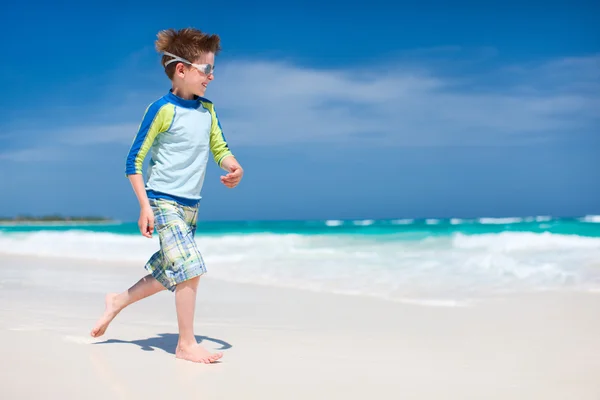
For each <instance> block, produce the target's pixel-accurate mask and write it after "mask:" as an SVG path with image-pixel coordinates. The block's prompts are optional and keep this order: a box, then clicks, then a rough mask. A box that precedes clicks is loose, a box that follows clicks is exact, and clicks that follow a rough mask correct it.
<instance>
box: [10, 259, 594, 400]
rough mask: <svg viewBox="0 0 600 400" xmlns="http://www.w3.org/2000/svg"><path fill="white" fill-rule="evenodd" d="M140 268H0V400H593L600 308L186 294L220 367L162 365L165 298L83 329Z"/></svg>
mask: <svg viewBox="0 0 600 400" xmlns="http://www.w3.org/2000/svg"><path fill="white" fill-rule="evenodd" d="M142 274H143V269H142V268H141V267H140V266H132V265H128V264H123V265H115V264H105V263H96V262H90V261H85V262H82V261H74V260H60V259H42V258H40V259H36V258H32V257H14V256H6V255H0V289H1V290H0V354H1V356H2V358H1V359H2V367H1V373H0V398H1V399H7V400H12V399H39V398H43V399H177V398H194V399H204V400H206V399H362V400H364V399H436V400H443V399H461V400H465V399H478V400H479V399H486V400H492V399H502V400H508V399H527V400H534V399H540V400H541V399H543V400H553V399H565V400H588V399H589V400H598V399H600V318H599V316H600V294H599V293H589V294H585V293H579V294H577V293H562V294H560V293H540V294H536V295H527V296H525V295H520V296H513V297H509V298H506V299H493V300H486V301H485V302H482V303H478V304H476V305H473V306H469V307H428V306H420V305H410V304H400V303H392V302H388V301H380V300H374V299H369V298H362V297H352V296H343V295H333V294H319V293H312V292H306V291H300V290H294V289H281V288H270V287H261V286H257V285H246V284H234V283H227V282H222V281H218V280H215V279H211V278H210V275H207V276H206V277H204V278H203V279H202V280H201V282H200V291H199V298H198V303H197V304H198V306H197V312H196V316H197V317H196V334H197V335H198V336H199V337H203V338H204V339H203V340H202V343H203V344H204V345H205V346H206V347H208V348H209V349H211V350H220V351H223V352H224V356H223V358H222V359H221V362H220V363H218V364H213V365H203V364H193V363H190V362H187V361H182V360H177V359H176V358H175V356H174V349H175V344H176V341H177V325H176V318H175V311H174V310H175V306H174V297H173V294H171V293H168V292H162V293H160V294H158V295H156V296H153V297H151V298H148V299H145V300H143V301H141V302H139V303H136V304H134V305H132V306H131V307H129V308H128V309H126V310H124V311H123V312H122V313H121V314H120V315H119V316H118V317H117V318H116V319H115V321H114V322H113V324H112V325H111V326H110V327H109V329H108V331H107V333H106V334H105V336H103V337H102V338H99V339H92V338H91V337H90V336H89V330H90V329H91V327H92V326H93V324H94V322H95V321H96V319H97V318H98V317H99V316H100V315H101V313H102V310H103V298H104V295H103V293H104V292H105V291H107V290H123V289H126V288H127V287H128V286H129V285H130V284H131V283H133V282H135V281H136V280H137V279H138V278H139V277H141V276H142Z"/></svg>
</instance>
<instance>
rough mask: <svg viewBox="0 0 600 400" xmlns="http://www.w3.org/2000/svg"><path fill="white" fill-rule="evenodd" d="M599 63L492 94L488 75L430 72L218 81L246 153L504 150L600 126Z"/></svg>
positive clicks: (585, 62)
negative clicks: (366, 146)
mask: <svg viewBox="0 0 600 400" xmlns="http://www.w3.org/2000/svg"><path fill="white" fill-rule="evenodd" d="M598 59H599V58H597V57H592V58H589V59H581V60H579V61H578V62H570V61H568V60H558V61H553V62H551V63H547V64H544V65H541V66H537V67H532V68H529V69H526V68H525V67H523V69H522V70H520V71H519V74H515V73H511V72H509V71H506V72H501V71H498V72H497V73H496V75H502V76H501V78H502V80H503V81H505V84H503V85H502V86H498V85H495V87H494V85H489V84H486V85H484V86H483V87H487V89H485V90H483V89H482V88H481V87H482V83H481V82H480V79H481V77H479V76H472V77H468V78H469V79H468V80H466V79H465V78H464V77H460V79H454V78H452V77H442V76H436V75H435V74H433V73H432V72H431V71H428V70H427V68H426V66H424V67H421V68H420V69H410V70H404V69H402V68H401V67H397V66H396V67H392V66H388V68H387V69H381V68H379V69H378V71H372V72H371V71H369V70H361V69H359V68H356V69H352V68H347V69H339V70H324V69H323V70H317V69H304V68H301V67H298V66H294V65H290V64H283V63H264V62H237V63H232V64H229V65H227V66H225V67H224V68H223V70H221V71H220V72H219V76H218V79H219V80H220V82H219V83H218V84H217V85H218V86H217V85H215V86H217V88H216V89H217V91H216V94H215V95H214V98H215V101H216V105H217V107H219V108H218V109H219V110H224V111H222V113H224V112H226V113H227V119H226V120H225V121H224V122H223V124H224V125H225V127H224V129H226V130H229V131H231V132H232V135H234V136H235V140H236V142H240V143H244V144H260V145H264V144H265V143H266V144H269V143H271V144H276V143H290V142H292V143H294V142H315V143H318V142H339V141H345V140H350V139H351V140H362V141H376V142H379V143H380V144H382V145H391V146H403V145H408V146H411V145H447V144H480V143H496V144H499V143H503V142H505V141H506V140H507V137H509V136H510V137H511V138H512V139H511V140H517V141H518V140H527V139H528V138H529V136H528V134H536V135H540V134H541V135H543V134H544V133H552V132H555V131H568V130H577V129H585V128H586V127H589V126H590V125H591V124H594V123H595V124H596V126H597V118H598V112H597V111H596V110H599V109H600V94H599V93H598V92H596V93H589V92H587V90H586V88H587V87H588V86H589V85H591V84H595V85H597V84H598V76H597V74H596V75H593V74H590V73H589V66H590V65H593V64H597V63H598ZM528 71H529V72H528ZM557 76H558V78H557V79H556V82H554V83H553V82H552V79H553V78H556V77H557ZM538 82H544V87H543V90H538V89H536V85H538ZM484 84H485V82H484ZM525 88H529V90H527V91H526V90H524V89H525ZM519 135H520V136H519Z"/></svg>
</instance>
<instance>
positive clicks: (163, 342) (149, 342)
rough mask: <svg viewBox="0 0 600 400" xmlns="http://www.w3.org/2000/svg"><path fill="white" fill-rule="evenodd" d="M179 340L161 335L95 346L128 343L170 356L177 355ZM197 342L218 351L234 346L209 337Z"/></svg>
mask: <svg viewBox="0 0 600 400" xmlns="http://www.w3.org/2000/svg"><path fill="white" fill-rule="evenodd" d="M178 339H179V335H178V334H176V333H159V334H158V335H157V336H155V337H151V338H148V339H139V340H119V339H109V340H105V341H104V342H96V343H94V344H112V343H128V344H135V345H137V346H140V349H141V350H144V351H154V350H155V349H161V350H164V351H166V352H167V353H170V354H173V355H174V354H175V348H176V347H177V340H178ZM196 340H197V341H198V343H200V344H205V343H203V342H206V341H209V342H214V343H217V344H219V345H221V347H220V348H218V349H216V350H226V349H229V348H231V347H232V346H231V345H230V344H229V343H227V342H225V341H223V340H219V339H215V338H211V337H208V336H198V335H196Z"/></svg>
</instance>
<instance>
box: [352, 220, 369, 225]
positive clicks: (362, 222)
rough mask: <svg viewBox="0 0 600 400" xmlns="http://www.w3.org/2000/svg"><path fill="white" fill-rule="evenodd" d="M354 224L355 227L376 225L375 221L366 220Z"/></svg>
mask: <svg viewBox="0 0 600 400" xmlns="http://www.w3.org/2000/svg"><path fill="white" fill-rule="evenodd" d="M352 223H353V224H354V225H358V226H369V225H373V224H374V223H375V220H373V219H364V220H357V221H352Z"/></svg>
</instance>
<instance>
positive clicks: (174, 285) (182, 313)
mask: <svg viewBox="0 0 600 400" xmlns="http://www.w3.org/2000/svg"><path fill="white" fill-rule="evenodd" d="M155 45H156V50H157V51H158V52H159V53H161V54H162V55H163V56H162V64H163V66H164V67H165V73H166V74H167V76H168V77H169V79H170V80H171V82H172V88H171V90H169V92H168V93H167V94H166V95H164V96H163V97H161V98H160V99H158V100H157V101H155V102H153V103H152V104H150V106H149V107H148V108H147V109H146V112H145V114H144V117H143V120H142V122H141V124H140V126H139V130H138V132H137V135H136V136H135V138H134V140H133V143H132V145H131V149H130V151H129V154H128V156H127V162H126V175H127V177H128V178H129V180H130V182H131V185H132V187H133V190H134V192H135V195H136V196H137V199H138V201H139V204H140V219H139V222H138V225H139V228H140V232H141V233H142V235H144V236H145V237H148V238H151V237H152V233H153V231H154V228H155V227H156V231H157V233H158V237H159V241H160V250H159V251H157V252H156V253H155V254H153V255H152V256H151V257H150V259H149V260H148V262H147V263H146V265H145V268H146V270H147V271H148V272H149V274H148V275H146V276H145V277H143V278H142V279H140V280H139V281H138V282H137V283H136V284H135V285H133V286H132V287H130V288H129V289H128V290H127V291H125V292H122V293H109V294H107V295H106V310H105V312H104V314H103V315H102V317H100V319H99V320H98V322H97V323H96V326H95V327H94V328H93V329H92V331H91V335H92V336H93V337H99V336H101V335H103V334H104V332H105V331H106V328H107V327H108V325H109V324H110V322H111V321H112V320H113V319H114V318H115V316H117V314H118V313H119V312H120V311H121V310H123V309H124V308H125V307H127V306H128V305H130V304H132V303H134V302H136V301H138V300H141V299H143V298H146V297H148V296H151V295H153V294H155V293H158V292H160V291H162V290H165V289H167V290H170V291H171V292H174V293H175V307H176V310H177V323H178V327H179V341H178V343H177V349H176V353H175V355H176V357H177V358H181V359H185V360H189V361H194V362H203V363H211V362H213V361H216V360H218V359H219V358H221V357H222V353H216V354H214V353H210V352H208V350H206V349H205V348H204V347H202V346H200V345H199V344H198V343H197V342H196V338H195V336H194V311H195V305H196V289H197V287H198V281H199V279H200V276H201V275H203V274H204V273H205V272H206V268H205V266H204V261H203V259H202V255H201V253H200V251H199V250H198V248H197V246H196V242H195V241H194V235H195V232H196V221H197V215H198V205H199V202H200V198H201V196H200V192H201V189H202V184H203V182H204V176H205V172H206V165H207V161H208V158H209V153H212V156H213V158H214V160H215V161H216V162H217V164H218V165H219V166H220V167H221V168H223V169H224V170H226V171H227V172H228V174H226V175H225V176H221V182H222V183H223V184H224V185H225V186H227V187H230V188H233V187H235V186H237V184H238V183H239V182H240V180H241V179H242V176H243V169H242V167H241V166H240V164H239V163H238V162H237V161H236V159H235V158H234V156H233V155H232V153H231V151H230V150H229V147H228V145H227V142H226V141H225V137H224V136H223V132H222V130H221V124H220V123H219V119H218V117H217V113H216V111H215V107H214V105H213V103H212V102H210V101H209V100H207V99H205V98H204V97H203V96H204V92H205V91H206V88H207V86H208V84H209V83H210V82H211V81H212V80H213V79H214V75H213V69H214V64H215V55H216V54H217V53H218V52H219V51H220V49H221V48H220V38H219V37H218V36H217V35H207V34H205V33H202V32H200V31H199V30H197V29H192V28H186V29H181V30H179V31H176V30H173V29H169V30H165V31H161V32H159V34H158V39H157V40H156V42H155ZM148 152H150V155H151V159H150V163H149V166H148V170H147V173H148V179H147V182H146V184H145V185H144V179H143V176H142V164H143V162H144V159H145V157H146V154H147V153H148Z"/></svg>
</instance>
